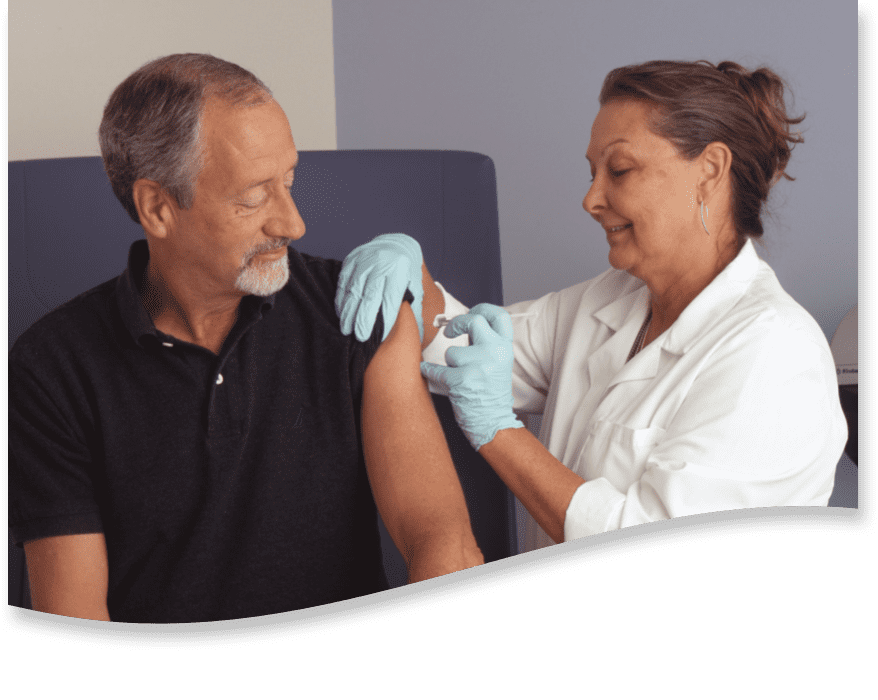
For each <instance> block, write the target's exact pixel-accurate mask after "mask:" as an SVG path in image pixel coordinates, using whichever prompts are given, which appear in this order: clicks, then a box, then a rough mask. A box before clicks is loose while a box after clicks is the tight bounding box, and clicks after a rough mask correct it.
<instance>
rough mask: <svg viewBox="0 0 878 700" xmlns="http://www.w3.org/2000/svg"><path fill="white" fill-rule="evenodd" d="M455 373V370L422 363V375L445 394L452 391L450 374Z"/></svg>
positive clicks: (431, 363)
mask: <svg viewBox="0 0 878 700" xmlns="http://www.w3.org/2000/svg"><path fill="white" fill-rule="evenodd" d="M453 371H454V369H453V368H450V367H443V366H442V365H437V364H434V363H433V362H421V375H422V376H423V377H424V378H425V379H426V380H427V381H429V382H430V383H431V384H433V385H434V386H435V387H436V388H437V389H439V390H440V391H441V392H442V393H443V394H447V393H448V392H449V390H450V389H451V385H450V379H451V376H449V373H450V372H453Z"/></svg>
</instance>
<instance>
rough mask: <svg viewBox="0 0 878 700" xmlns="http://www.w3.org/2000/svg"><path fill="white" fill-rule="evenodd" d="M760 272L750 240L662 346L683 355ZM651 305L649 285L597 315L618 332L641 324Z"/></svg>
mask: <svg viewBox="0 0 878 700" xmlns="http://www.w3.org/2000/svg"><path fill="white" fill-rule="evenodd" d="M758 269H759V256H758V255H757V254H756V249H755V248H754V247H753V241H752V240H750V239H749V238H748V239H747V242H746V243H745V244H744V246H743V248H741V250H740V251H739V252H738V255H737V256H736V257H735V259H734V260H732V261H731V262H730V263H729V264H728V265H726V267H725V269H723V271H722V272H720V273H719V274H718V275H717V276H716V277H715V278H714V279H713V280H712V281H711V283H710V284H709V285H707V287H705V288H704V289H703V290H702V291H701V293H700V294H699V295H698V296H697V297H695V299H693V300H692V301H691V302H690V303H689V305H688V306H687V307H686V308H685V309H683V313H681V314H680V316H679V318H678V319H677V320H676V321H675V322H674V324H673V325H672V326H671V327H670V328H669V329H668V330H667V332H666V333H665V334H664V338H663V339H662V341H661V346H662V347H663V348H664V349H665V350H668V351H669V352H672V353H675V354H678V355H679V354H682V353H684V352H686V350H688V349H689V347H690V346H691V345H692V343H694V342H695V341H696V340H697V339H698V338H699V337H700V336H701V335H702V334H703V333H704V331H705V330H707V329H708V328H710V327H711V326H713V324H714V323H716V322H717V321H719V319H721V318H722V317H723V316H724V315H725V314H726V312H727V311H728V310H729V309H731V308H732V307H733V306H734V305H735V304H736V303H737V302H738V300H739V299H740V298H741V297H742V296H743V295H744V293H745V292H746V291H747V288H748V287H749V286H750V284H751V283H752V282H753V279H754V278H755V276H756V273H757V271H758ZM648 304H649V290H648V289H647V287H646V285H645V284H641V285H639V286H638V287H637V288H635V289H633V290H632V291H630V292H628V293H627V294H623V295H622V296H621V297H618V298H617V299H614V300H613V301H612V302H610V303H609V304H607V305H606V306H604V307H602V308H600V309H598V310H597V311H596V312H595V313H594V316H595V318H597V319H598V320H599V321H601V322H602V323H604V324H606V325H607V326H609V327H610V328H611V329H613V330H614V331H618V330H619V329H620V328H621V327H622V326H624V325H625V324H626V323H627V322H629V321H630V322H631V323H637V324H641V323H643V319H644V317H645V315H646V311H647V306H648Z"/></svg>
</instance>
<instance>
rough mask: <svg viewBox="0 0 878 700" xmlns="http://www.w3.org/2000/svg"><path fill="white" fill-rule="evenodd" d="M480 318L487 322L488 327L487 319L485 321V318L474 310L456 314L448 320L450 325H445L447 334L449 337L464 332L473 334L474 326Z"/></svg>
mask: <svg viewBox="0 0 878 700" xmlns="http://www.w3.org/2000/svg"><path fill="white" fill-rule="evenodd" d="M479 319H481V322H482V323H483V324H485V327H488V323H487V321H485V319H484V318H483V317H482V316H480V315H479V314H474V313H472V311H470V312H468V313H465V314H461V315H460V316H455V317H454V318H452V319H451V320H450V321H449V322H448V325H447V326H445V336H446V337H448V338H456V337H457V336H459V335H463V334H464V333H470V334H471V333H472V329H473V326H474V325H475V324H476V323H477V322H478V320H479Z"/></svg>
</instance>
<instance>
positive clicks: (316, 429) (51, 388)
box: [9, 240, 387, 622]
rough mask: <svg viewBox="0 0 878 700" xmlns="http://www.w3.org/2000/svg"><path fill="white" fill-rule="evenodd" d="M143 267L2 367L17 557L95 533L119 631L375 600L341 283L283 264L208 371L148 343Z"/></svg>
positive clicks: (67, 311) (58, 319)
mask: <svg viewBox="0 0 878 700" xmlns="http://www.w3.org/2000/svg"><path fill="white" fill-rule="evenodd" d="M148 259H149V251H148V248H147V245H146V241H145V240H141V241H137V242H135V243H134V244H133V245H132V246H131V250H130V253H129V258H128V268H127V269H126V271H125V272H124V273H123V274H122V275H121V276H120V277H118V278H117V279H114V280H110V281H108V282H106V283H104V284H102V285H100V286H98V287H96V288H94V289H92V290H91V291H88V292H85V293H84V294H81V295H80V296H78V297H76V298H75V299H73V300H71V301H69V302H67V303H66V304H64V305H62V306H61V307H59V308H58V309H56V310H54V311H52V312H51V313H50V314H48V315H47V316H45V317H44V318H42V319H41V320H40V321H38V322H37V323H35V324H34V325H33V326H32V327H31V328H30V329H28V330H27V331H26V332H25V333H24V334H23V335H22V336H21V338H20V339H19V340H18V342H16V344H15V346H14V347H13V349H12V350H11V352H10V359H9V494H10V495H9V520H10V529H11V532H12V536H13V538H14V539H15V541H16V542H17V543H19V544H20V543H23V542H25V541H27V540H32V539H39V538H42V537H49V536H54V535H64V534H78V533H89V532H103V533H104V535H105V537H106V541H107V553H108V560H109V594H108V605H109V612H110V617H111V618H112V619H113V620H119V621H129V622H197V621H208V620H221V619H232V618H241V617H251V616H255V615H265V614H270V613H278V612H285V611H289V610H295V609H299V608H305V607H310V606H314V605H321V604H323V603H330V602H333V601H338V600H343V599H346V598H351V597H354V596H359V595H364V594H367V593H372V592H375V591H379V590H382V589H384V588H386V586H387V583H386V580H385V578H384V572H383V569H382V565H381V549H380V541H379V535H378V531H377V525H376V510H375V504H374V501H373V500H372V495H371V491H370V489H369V483H368V480H367V476H366V470H365V464H364V460H363V452H362V449H361V440H360V437H361V435H360V405H361V399H362V392H363V376H364V373H365V369H366V366H367V364H368V362H369V360H370V359H371V358H372V356H373V355H374V353H375V351H376V350H377V348H378V345H379V344H380V338H381V332H382V324H381V322H380V319H379V323H378V324H377V326H376V329H375V333H374V334H373V336H372V338H371V339H370V340H369V341H368V342H366V343H360V342H358V341H357V340H355V339H354V338H353V336H347V337H346V336H343V335H342V334H341V332H340V331H339V327H338V326H339V324H338V318H337V316H336V313H335V309H334V306H333V299H334V296H335V291H336V286H337V281H338V275H339V272H340V269H341V263H340V262H338V261H334V260H323V259H320V258H314V257H311V256H308V255H304V254H300V253H299V252H297V251H296V250H294V249H292V248H291V249H290V250H289V262H290V281H289V283H288V284H287V285H286V286H285V287H284V288H283V289H282V290H281V291H280V292H278V293H277V294H276V295H274V296H272V297H265V298H259V297H254V296H247V297H244V298H243V300H242V301H241V306H240V311H239V314H238V319H237V322H236V323H235V325H234V327H233V328H232V331H231V332H230V333H229V336H228V338H227V339H226V341H225V344H224V345H223V347H222V349H221V351H220V353H219V356H217V355H215V354H213V353H212V352H210V351H209V350H207V349H205V348H202V347H200V346H197V345H192V344H189V343H186V342H183V341H180V340H178V339H176V338H174V337H172V336H168V335H165V334H164V333H162V332H161V331H158V330H157V329H156V328H155V326H154V324H153V323H152V321H151V319H150V317H149V315H148V314H147V313H146V311H145V309H144V307H143V305H142V303H141V301H140V298H139V296H138V288H139V285H140V283H141V280H142V279H143V274H144V271H145V269H146V264H147V261H148Z"/></svg>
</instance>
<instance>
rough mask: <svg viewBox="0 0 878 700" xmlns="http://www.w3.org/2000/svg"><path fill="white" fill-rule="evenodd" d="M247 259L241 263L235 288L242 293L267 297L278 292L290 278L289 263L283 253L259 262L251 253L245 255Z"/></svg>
mask: <svg viewBox="0 0 878 700" xmlns="http://www.w3.org/2000/svg"><path fill="white" fill-rule="evenodd" d="M248 257H249V258H250V259H249V261H247V262H245V263H244V264H243V265H242V269H241V272H240V274H239V275H238V279H237V280H235V288H236V289H237V290H238V291H241V292H244V294H253V295H255V296H257V297H267V296H271V295H272V294H275V293H277V292H279V291H280V290H281V289H282V288H283V286H284V285H285V284H286V283H287V280H289V278H290V263H289V260H288V259H287V256H286V255H284V256H283V257H282V258H280V259H278V260H272V261H270V262H261V261H259V260H258V259H257V258H255V257H253V256H252V254H248V255H247V256H245V260H247V258H248Z"/></svg>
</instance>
